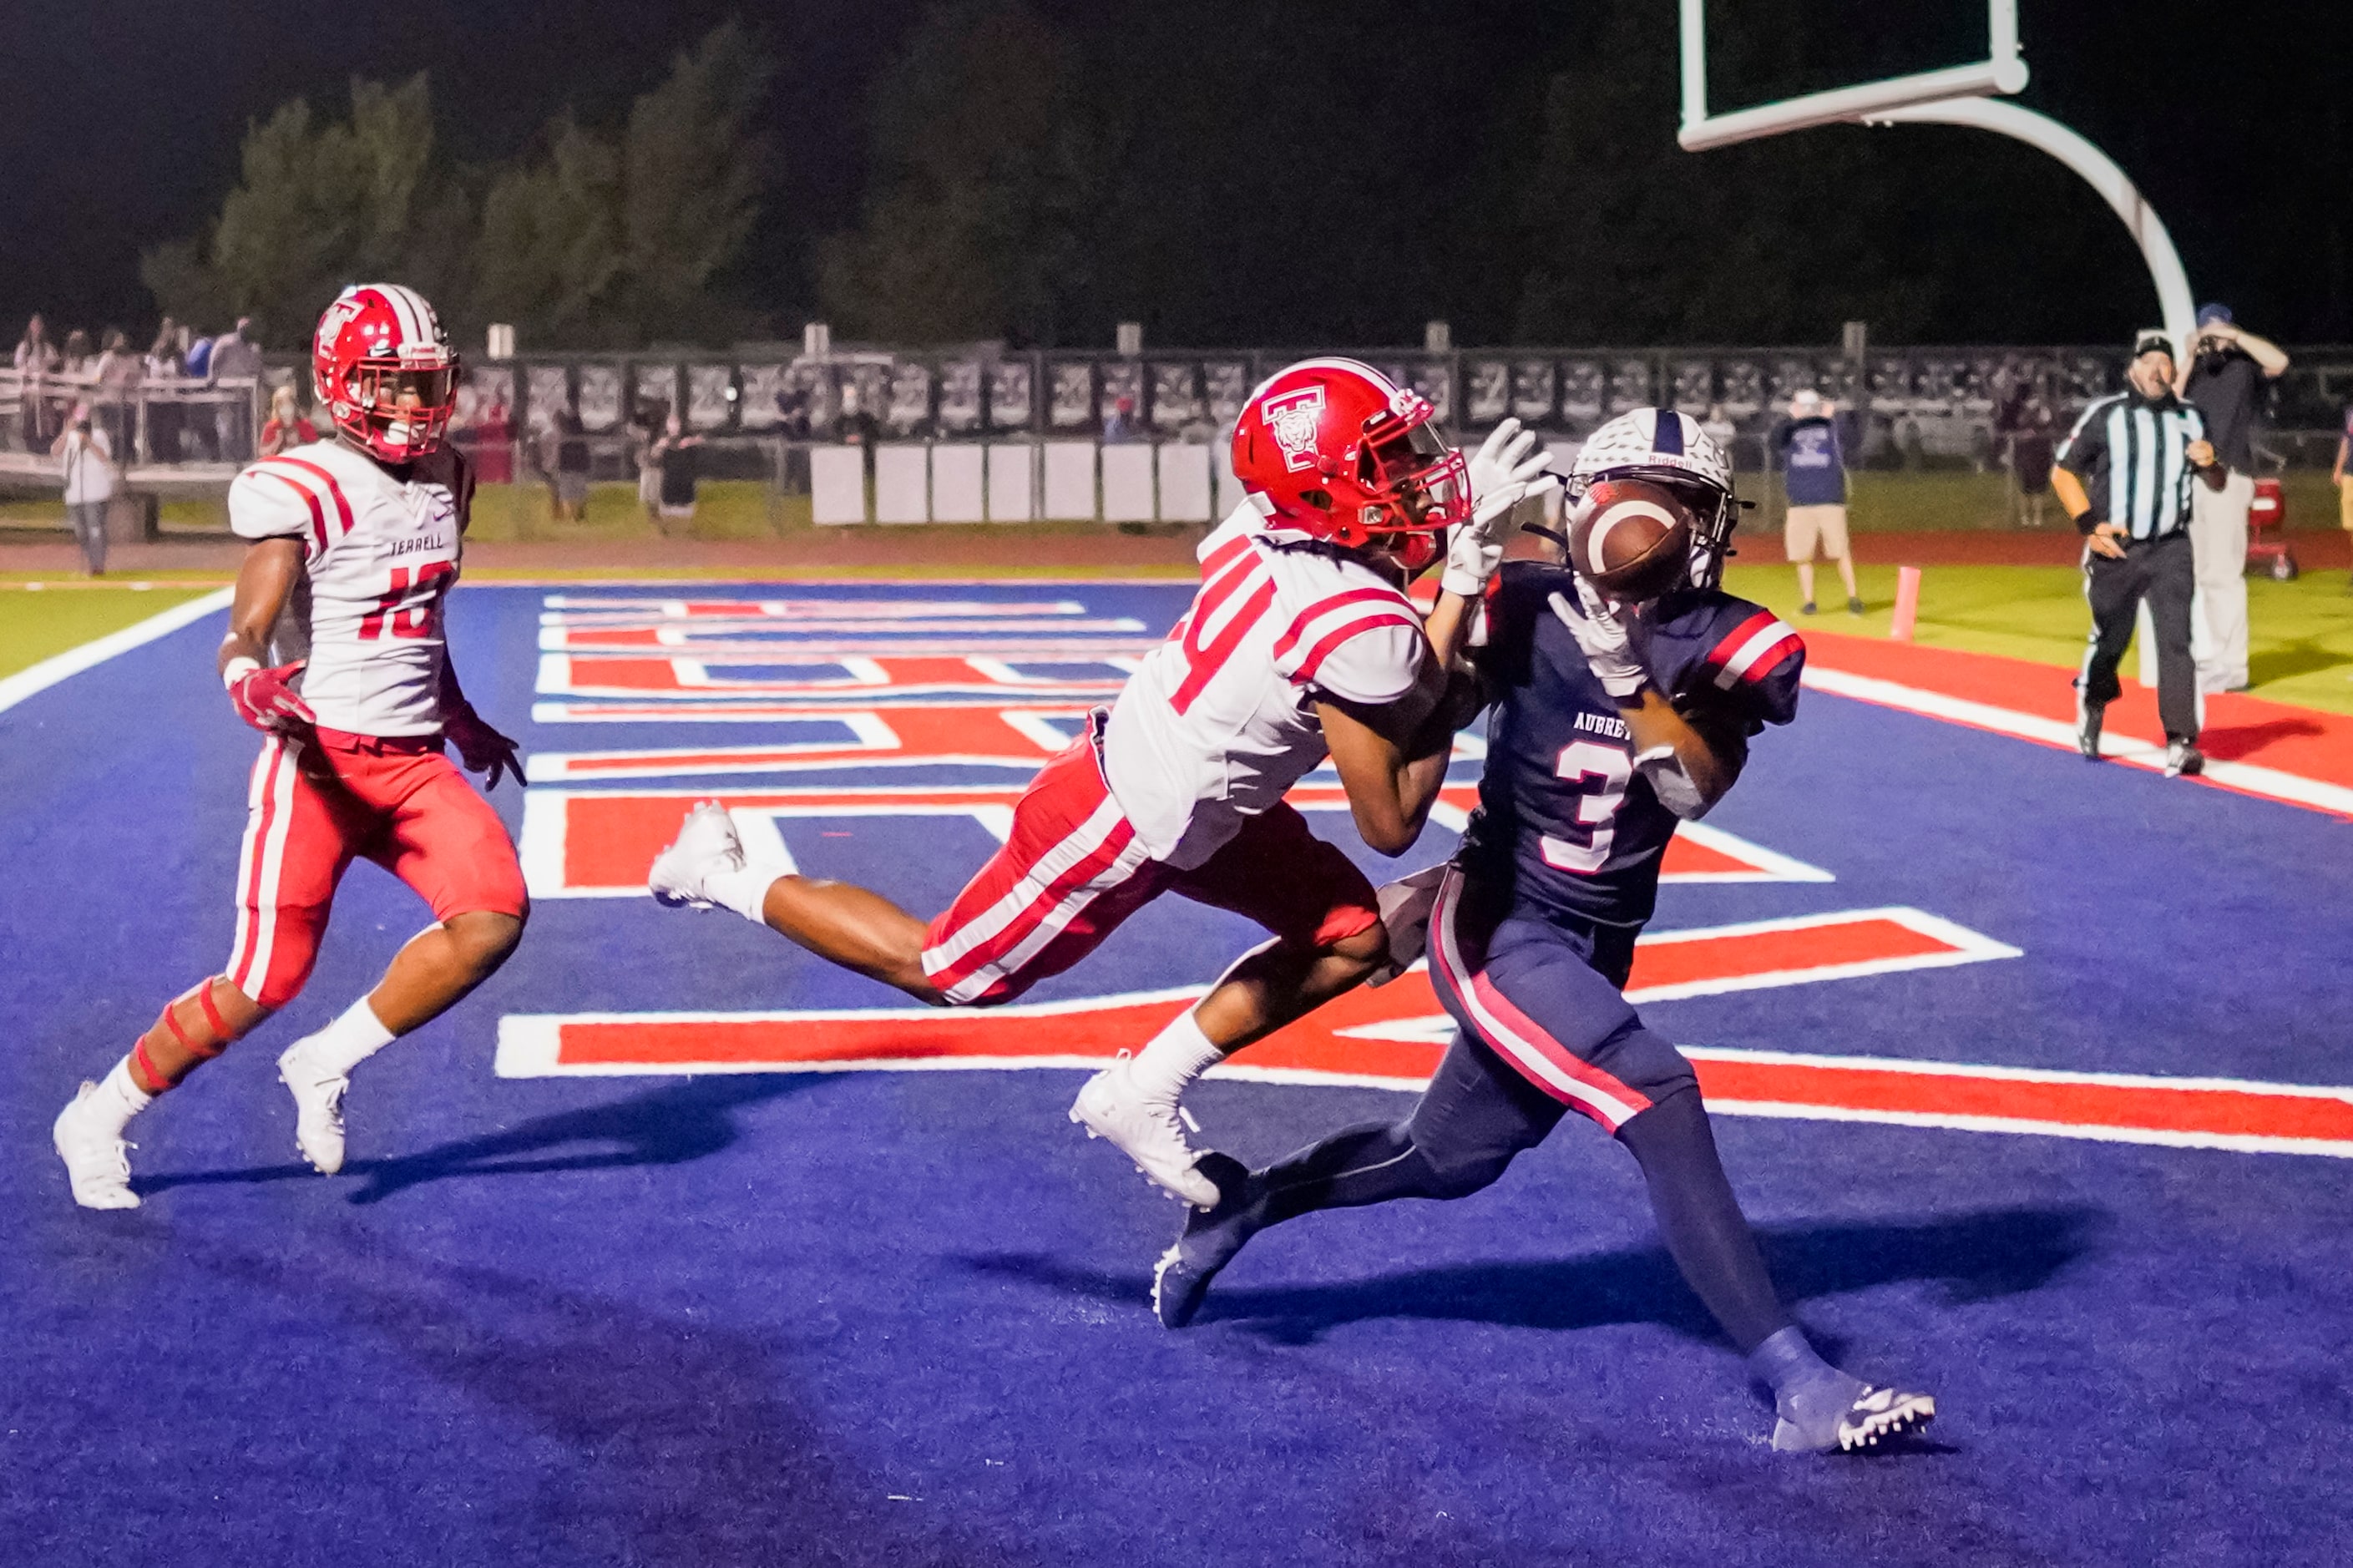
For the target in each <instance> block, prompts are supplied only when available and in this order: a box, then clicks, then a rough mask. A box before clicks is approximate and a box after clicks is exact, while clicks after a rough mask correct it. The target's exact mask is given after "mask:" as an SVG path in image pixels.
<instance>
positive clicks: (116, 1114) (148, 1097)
mask: <svg viewBox="0 0 2353 1568" xmlns="http://www.w3.org/2000/svg"><path fill="white" fill-rule="evenodd" d="M155 1100H156V1096H154V1095H152V1094H150V1093H148V1092H147V1091H146V1090H145V1089H142V1088H140V1087H139V1080H138V1079H134V1078H132V1076H131V1058H129V1057H125V1058H122V1059H121V1061H119V1062H117V1063H115V1064H114V1070H113V1071H111V1072H110V1073H108V1074H107V1075H106V1076H105V1077H104V1078H102V1079H100V1080H99V1084H98V1092H97V1093H96V1094H93V1095H91V1096H90V1099H89V1100H86V1101H85V1102H84V1103H85V1104H87V1105H89V1106H90V1114H91V1115H93V1116H97V1117H100V1118H103V1119H104V1121H105V1122H106V1124H107V1126H108V1127H110V1128H111V1129H112V1130H113V1131H114V1132H115V1133H116V1134H117V1135H118V1136H120V1135H121V1131H122V1130H123V1129H124V1128H125V1127H128V1126H130V1125H131V1119H132V1117H134V1116H136V1115H138V1114H139V1113H140V1112H141V1111H142V1110H146V1109H147V1108H148V1107H149V1106H151V1105H153V1104H154V1103H155Z"/></svg>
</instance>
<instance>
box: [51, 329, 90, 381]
mask: <svg viewBox="0 0 2353 1568" xmlns="http://www.w3.org/2000/svg"><path fill="white" fill-rule="evenodd" d="M93 357H94V356H93V355H92V354H91V353H90V334H89V333H88V332H85V331H82V330H81V329H80V328H79V327H76V328H75V329H74V330H73V331H70V332H68V333H67V334H66V347H65V353H63V354H61V355H59V356H58V374H60V375H73V376H81V375H88V374H90V360H91V359H92V358H93Z"/></svg>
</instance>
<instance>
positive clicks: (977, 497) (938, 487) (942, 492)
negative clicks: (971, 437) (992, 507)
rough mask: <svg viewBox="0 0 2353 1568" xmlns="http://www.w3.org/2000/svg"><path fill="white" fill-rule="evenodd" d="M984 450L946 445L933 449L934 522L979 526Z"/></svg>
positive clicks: (977, 446)
mask: <svg viewBox="0 0 2353 1568" xmlns="http://www.w3.org/2000/svg"><path fill="white" fill-rule="evenodd" d="M981 465H982V447H981V446H980V444H979V443H978V442H970V443H963V442H954V443H950V442H943V443H942V444H941V445H939V446H937V447H933V448H932V521H934V522H979V521H982V520H983V519H984V518H986V517H987V507H986V506H985V505H984V504H983V503H984V501H985V500H986V495H987V490H986V486H985V485H984V483H983V480H982V477H981V475H982V467H981Z"/></svg>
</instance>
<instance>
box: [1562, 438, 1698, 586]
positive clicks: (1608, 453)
mask: <svg viewBox="0 0 2353 1568" xmlns="http://www.w3.org/2000/svg"><path fill="white" fill-rule="evenodd" d="M1568 472H1569V479H1568V500H1569V504H1570V506H1571V507H1575V506H1577V505H1579V504H1581V503H1582V502H1583V501H1584V500H1585V496H1586V492H1587V491H1588V490H1590V489H1592V488H1593V487H1594V485H1595V484H1597V483H1599V481H1600V480H1603V479H1646V480H1648V481H1650V482H1651V483H1652V484H1655V485H1661V486H1663V487H1665V488H1666V489H1669V490H1671V491H1672V492H1673V493H1674V494H1675V495H1676V496H1677V497H1678V498H1679V499H1680V500H1683V503H1684V505H1685V506H1686V507H1688V508H1689V509H1690V511H1691V514H1692V525H1693V526H1692V556H1691V570H1690V573H1689V574H1688V579H1687V580H1688V582H1689V584H1690V585H1691V586H1693V587H1694V588H1713V587H1715V585H1716V584H1718V583H1719V582H1721V581H1722V580H1723V577H1724V558H1725V556H1727V555H1729V554H1731V553H1732V530H1733V528H1734V526H1735V524H1736V523H1737V522H1738V521H1739V519H1740V503H1739V502H1738V501H1737V500H1734V499H1733V493H1732V459H1731V458H1729V457H1728V456H1726V455H1725V450H1724V448H1723V447H1719V446H1717V445H1716V444H1715V437H1712V436H1710V435H1709V434H1708V433H1707V432H1706V431H1704V430H1703V429H1701V428H1700V426H1699V421H1698V420H1696V419H1694V418H1693V417H1692V416H1690V415H1688V414H1678V413H1674V412H1672V411H1671V410H1668V409H1664V408H1635V409H1630V410H1628V411H1627V412H1626V413H1624V414H1620V416H1618V417H1617V418H1615V419H1612V420H1610V421H1609V423H1608V424H1606V425H1604V426H1601V427H1600V428H1599V430H1596V431H1595V432H1594V433H1593V434H1592V435H1591V436H1588V437H1586V441H1585V445H1584V446H1583V447H1579V448H1578V449H1577V460H1576V461H1575V462H1574V463H1572V464H1570V465H1569V470H1568Z"/></svg>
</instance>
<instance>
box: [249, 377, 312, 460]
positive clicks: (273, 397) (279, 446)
mask: <svg viewBox="0 0 2353 1568" xmlns="http://www.w3.org/2000/svg"><path fill="white" fill-rule="evenodd" d="M318 438H319V427H318V426H315V425H313V424H311V422H310V421H309V420H308V419H305V418H304V417H303V416H301V412H300V411H298V410H297V409H296V407H295V405H294V389H293V388H292V387H290V386H281V387H280V388H279V389H278V390H277V391H275V392H273V393H271V394H270V395H269V423H268V424H266V425H264V426H262V427H261V455H262V456H263V457H265V458H274V457H276V456H278V454H279V453H280V452H283V451H285V450H287V449H288V448H289V447H307V446H309V445H310V444H311V442H313V441H315V440H317V439H318Z"/></svg>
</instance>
